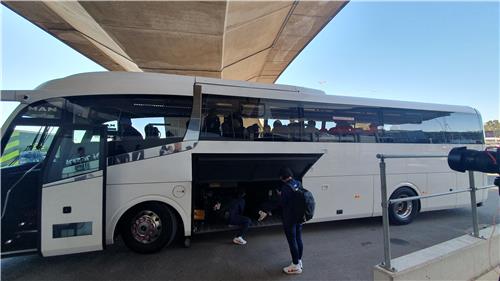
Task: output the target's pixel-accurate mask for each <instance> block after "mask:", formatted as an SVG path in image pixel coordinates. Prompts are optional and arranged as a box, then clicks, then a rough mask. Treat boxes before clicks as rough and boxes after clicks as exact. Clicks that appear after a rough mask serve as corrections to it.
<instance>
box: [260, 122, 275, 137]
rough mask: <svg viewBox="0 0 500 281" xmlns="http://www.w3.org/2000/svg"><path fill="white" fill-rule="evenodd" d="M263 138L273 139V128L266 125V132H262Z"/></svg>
mask: <svg viewBox="0 0 500 281" xmlns="http://www.w3.org/2000/svg"><path fill="white" fill-rule="evenodd" d="M262 138H263V139H266V140H267V139H272V138H273V134H272V133H271V126H269V125H264V130H263V132H262Z"/></svg>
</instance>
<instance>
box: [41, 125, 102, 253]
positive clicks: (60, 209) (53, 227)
mask: <svg viewBox="0 0 500 281" xmlns="http://www.w3.org/2000/svg"><path fill="white" fill-rule="evenodd" d="M105 159H106V130H105V127H102V126H100V127H95V126H93V127H91V126H87V127H84V126H79V127H72V128H66V129H64V130H63V131H62V134H61V136H60V137H59V138H58V140H57V142H56V143H55V146H54V147H53V148H52V149H51V150H50V152H49V155H48V159H47V165H46V166H45V169H44V172H43V184H42V187H41V196H40V198H41V199H40V200H41V203H40V207H41V210H40V212H41V216H40V218H41V219H40V233H41V239H40V240H41V244H40V251H41V254H42V255H43V256H53V255H61V254H72V253H80V252H88V251H95V250H102V249H103V247H104V229H105V228H104V225H103V224H104V211H105V183H106V169H105V168H106V165H105Z"/></svg>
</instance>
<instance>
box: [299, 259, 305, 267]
mask: <svg viewBox="0 0 500 281" xmlns="http://www.w3.org/2000/svg"><path fill="white" fill-rule="evenodd" d="M299 266H300V269H304V267H303V266H302V260H299Z"/></svg>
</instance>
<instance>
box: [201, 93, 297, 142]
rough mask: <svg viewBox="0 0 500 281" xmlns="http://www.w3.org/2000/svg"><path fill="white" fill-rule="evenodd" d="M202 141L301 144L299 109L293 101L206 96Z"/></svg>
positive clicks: (204, 97) (204, 99)
mask: <svg viewBox="0 0 500 281" xmlns="http://www.w3.org/2000/svg"><path fill="white" fill-rule="evenodd" d="M202 113H203V121H202V126H201V136H200V138H201V139H204V140H240V141H243V140H246V141H258V140H259V141H262V140H271V141H272V140H276V141H288V140H296V141H299V140H300V132H301V129H299V126H300V125H299V122H300V118H299V109H298V107H297V105H296V103H293V102H289V101H276V100H264V99H258V98H243V97H228V96H216V95H204V96H203V106H202Z"/></svg>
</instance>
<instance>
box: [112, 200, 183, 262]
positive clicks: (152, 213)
mask: <svg viewBox="0 0 500 281" xmlns="http://www.w3.org/2000/svg"><path fill="white" fill-rule="evenodd" d="M120 233H121V235H122V237H123V241H124V243H125V245H127V247H128V248H129V249H131V250H132V251H134V252H138V253H141V254H149V253H154V252H158V251H160V250H161V249H162V248H163V247H165V246H168V245H170V244H171V243H172V241H173V240H174V237H175V235H176V233H177V220H176V217H175V215H174V213H173V212H172V210H171V209H170V208H169V207H167V206H166V205H164V204H161V203H156V202H151V203H145V204H141V205H138V206H136V207H134V208H132V209H130V210H129V211H127V213H126V214H125V216H124V217H123V220H122V222H121V230H120Z"/></svg>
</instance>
